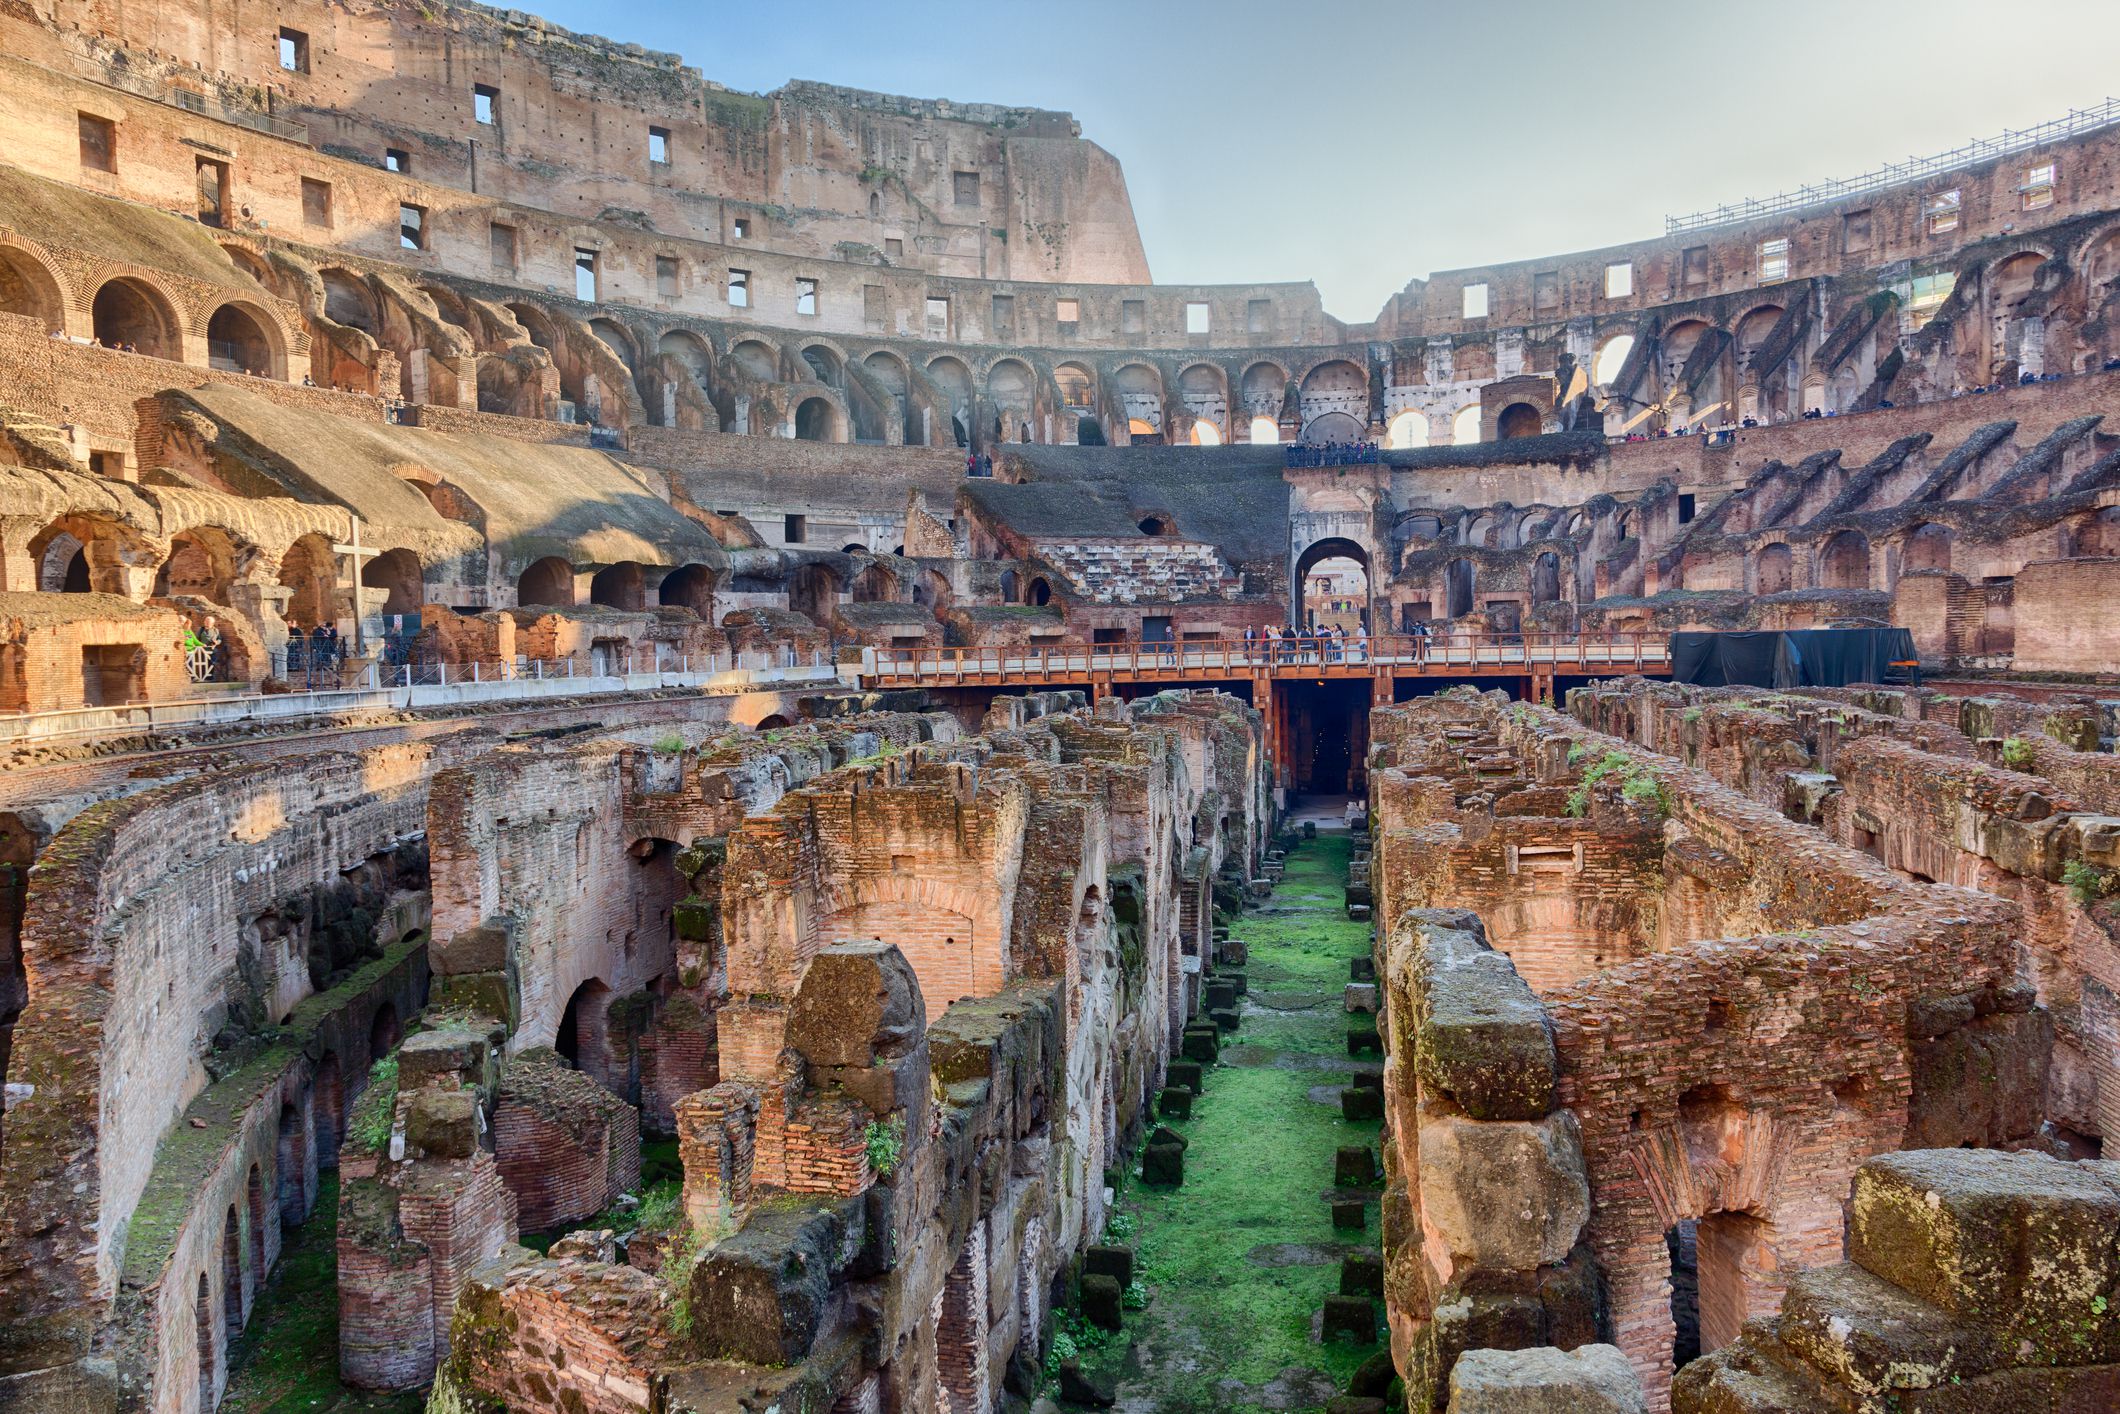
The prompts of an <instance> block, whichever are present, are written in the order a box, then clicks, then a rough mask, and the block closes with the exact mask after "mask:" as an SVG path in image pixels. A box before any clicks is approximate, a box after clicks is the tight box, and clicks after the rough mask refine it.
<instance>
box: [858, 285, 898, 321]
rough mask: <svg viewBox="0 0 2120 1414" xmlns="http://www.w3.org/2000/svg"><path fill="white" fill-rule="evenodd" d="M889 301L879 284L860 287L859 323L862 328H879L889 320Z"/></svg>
mask: <svg viewBox="0 0 2120 1414" xmlns="http://www.w3.org/2000/svg"><path fill="white" fill-rule="evenodd" d="M890 317H891V306H890V301H889V299H888V298H887V297H886V295H885V293H884V288H883V286H881V285H863V286H862V287H861V323H862V326H863V327H864V328H867V329H871V330H881V329H882V328H883V326H884V325H885V324H887V323H888V322H889V321H890Z"/></svg>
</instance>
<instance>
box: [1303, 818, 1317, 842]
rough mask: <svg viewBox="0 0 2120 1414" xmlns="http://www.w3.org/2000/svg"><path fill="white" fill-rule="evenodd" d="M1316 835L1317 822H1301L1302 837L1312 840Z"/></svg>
mask: <svg viewBox="0 0 2120 1414" xmlns="http://www.w3.org/2000/svg"><path fill="white" fill-rule="evenodd" d="M1317 837H1318V822H1317V821H1315V820H1305V821H1304V822H1303V838H1304V839H1306V840H1314V839H1316V838H1317Z"/></svg>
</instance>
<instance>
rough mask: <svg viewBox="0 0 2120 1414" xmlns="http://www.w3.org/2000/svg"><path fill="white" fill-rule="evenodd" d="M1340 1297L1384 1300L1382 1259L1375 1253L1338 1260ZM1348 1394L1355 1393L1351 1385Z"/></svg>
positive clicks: (1350, 1254) (1349, 1255) (1351, 1253)
mask: <svg viewBox="0 0 2120 1414" xmlns="http://www.w3.org/2000/svg"><path fill="white" fill-rule="evenodd" d="M1340 1295H1342V1296H1373V1297H1375V1298H1376V1299H1377V1300H1379V1301H1382V1300H1383V1299H1384V1258H1383V1255H1382V1254H1381V1253H1377V1252H1349V1253H1348V1254H1347V1255H1346V1256H1344V1257H1342V1258H1340ZM1348 1392H1349V1393H1355V1392H1356V1391H1355V1390H1354V1387H1353V1386H1352V1385H1350V1386H1348Z"/></svg>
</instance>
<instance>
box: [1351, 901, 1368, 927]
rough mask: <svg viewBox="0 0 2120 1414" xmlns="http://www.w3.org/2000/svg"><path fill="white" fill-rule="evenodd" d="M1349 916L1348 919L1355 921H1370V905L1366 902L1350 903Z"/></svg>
mask: <svg viewBox="0 0 2120 1414" xmlns="http://www.w3.org/2000/svg"><path fill="white" fill-rule="evenodd" d="M1347 918H1348V921H1350V922H1353V923H1367V922H1368V921H1369V905H1368V904H1366V903H1350V904H1348V905H1347Z"/></svg>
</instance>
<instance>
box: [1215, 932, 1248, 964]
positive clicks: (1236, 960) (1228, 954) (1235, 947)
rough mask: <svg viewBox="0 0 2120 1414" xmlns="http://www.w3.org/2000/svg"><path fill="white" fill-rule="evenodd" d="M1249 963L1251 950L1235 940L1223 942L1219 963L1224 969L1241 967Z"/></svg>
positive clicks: (1229, 939) (1230, 939)
mask: <svg viewBox="0 0 2120 1414" xmlns="http://www.w3.org/2000/svg"><path fill="white" fill-rule="evenodd" d="M1249 961H1251V949H1250V948H1249V947H1248V946H1246V945H1245V944H1243V943H1241V942H1238V941H1237V940H1236V939H1235V938H1228V939H1225V940H1224V941H1223V943H1222V953H1221V962H1222V965H1223V966H1224V967H1242V966H1243V965H1244V964H1245V963H1247V962H1249Z"/></svg>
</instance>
